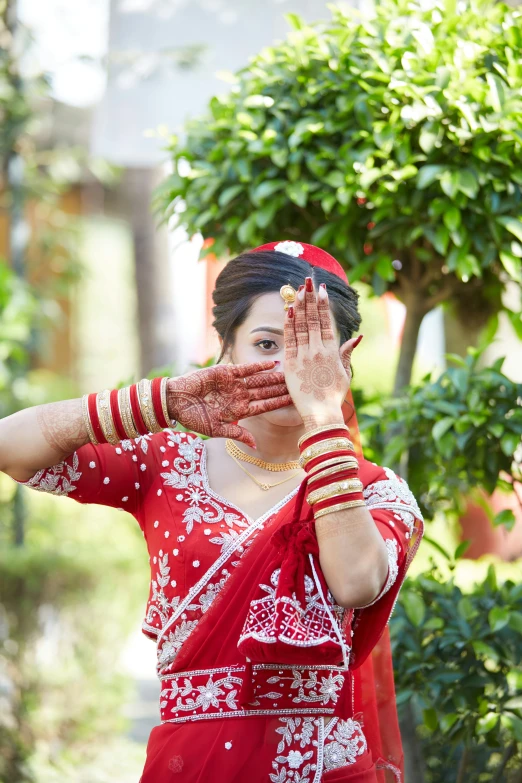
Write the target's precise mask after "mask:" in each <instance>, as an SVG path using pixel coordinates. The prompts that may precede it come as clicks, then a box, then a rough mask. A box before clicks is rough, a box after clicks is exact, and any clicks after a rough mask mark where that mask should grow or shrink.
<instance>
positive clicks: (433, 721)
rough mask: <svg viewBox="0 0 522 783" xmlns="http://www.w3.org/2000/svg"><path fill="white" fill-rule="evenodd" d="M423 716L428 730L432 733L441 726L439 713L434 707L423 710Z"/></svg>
mask: <svg viewBox="0 0 522 783" xmlns="http://www.w3.org/2000/svg"><path fill="white" fill-rule="evenodd" d="M422 714H423V717H424V725H425V726H426V728H427V729H429V731H431V732H433V731H435V730H436V729H437V727H438V725H439V721H438V717H437V711H436V710H435V709H434V708H433V707H429V709H427V710H423V711H422Z"/></svg>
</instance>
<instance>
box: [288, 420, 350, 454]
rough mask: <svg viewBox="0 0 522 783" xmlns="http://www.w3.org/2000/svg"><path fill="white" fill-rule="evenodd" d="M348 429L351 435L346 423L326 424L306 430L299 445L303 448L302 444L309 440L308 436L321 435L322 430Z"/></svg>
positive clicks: (298, 442)
mask: <svg viewBox="0 0 522 783" xmlns="http://www.w3.org/2000/svg"><path fill="white" fill-rule="evenodd" d="M341 429H342V430H346V432H347V433H348V435H350V430H349V429H348V427H347V426H346V424H324V425H323V426H322V427H316V428H315V429H313V430H310V431H309V432H305V434H304V435H301V437H300V438H299V440H298V441H297V445H298V446H299V448H301V444H302V443H304V441H305V440H308V438H314V437H315V436H316V435H320V434H321V432H329V431H330V430H341Z"/></svg>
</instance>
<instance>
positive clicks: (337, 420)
mask: <svg viewBox="0 0 522 783" xmlns="http://www.w3.org/2000/svg"><path fill="white" fill-rule="evenodd" d="M299 413H300V416H301V418H302V420H303V424H304V428H305V432H309V431H310V430H314V429H316V428H317V427H324V426H325V425H327V424H340V425H343V424H344V418H343V413H342V410H341V408H332V409H330V410H320V411H309V412H307V413H304V412H303V413H301V412H299Z"/></svg>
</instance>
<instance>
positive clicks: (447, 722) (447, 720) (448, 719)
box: [440, 712, 459, 734]
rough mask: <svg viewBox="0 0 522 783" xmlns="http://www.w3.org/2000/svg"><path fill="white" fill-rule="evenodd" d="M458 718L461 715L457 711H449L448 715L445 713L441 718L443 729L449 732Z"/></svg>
mask: <svg viewBox="0 0 522 783" xmlns="http://www.w3.org/2000/svg"><path fill="white" fill-rule="evenodd" d="M458 719H459V716H458V715H457V714H456V713H455V712H449V713H448V714H447V715H443V716H442V717H441V719H440V727H441V729H442V731H443V732H444V733H445V734H447V733H448V732H449V730H450V729H451V728H452V727H453V726H454V725H455V723H456V722H457V721H458Z"/></svg>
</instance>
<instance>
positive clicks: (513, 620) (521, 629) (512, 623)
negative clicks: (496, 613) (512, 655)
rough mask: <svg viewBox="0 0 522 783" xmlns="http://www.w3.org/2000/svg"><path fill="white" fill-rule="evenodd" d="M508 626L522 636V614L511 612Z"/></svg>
mask: <svg viewBox="0 0 522 783" xmlns="http://www.w3.org/2000/svg"><path fill="white" fill-rule="evenodd" d="M508 625H509V627H510V628H512V629H513V630H514V631H516V632H517V633H519V634H520V635H521V636H522V612H517V611H514V612H511V614H510V617H509V623H508Z"/></svg>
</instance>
